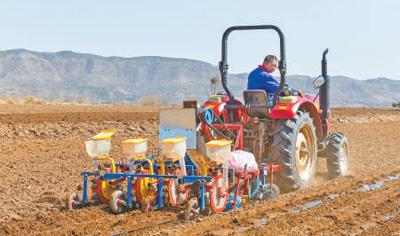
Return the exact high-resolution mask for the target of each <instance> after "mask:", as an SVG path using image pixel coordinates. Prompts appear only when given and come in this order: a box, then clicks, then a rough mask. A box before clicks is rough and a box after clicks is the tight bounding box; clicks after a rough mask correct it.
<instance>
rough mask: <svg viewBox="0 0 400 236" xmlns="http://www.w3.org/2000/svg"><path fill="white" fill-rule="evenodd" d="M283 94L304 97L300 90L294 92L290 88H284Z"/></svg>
mask: <svg viewBox="0 0 400 236" xmlns="http://www.w3.org/2000/svg"><path fill="white" fill-rule="evenodd" d="M283 94H285V96H300V97H304V93H303V91H301V90H300V89H297V90H294V89H290V88H284V89H283Z"/></svg>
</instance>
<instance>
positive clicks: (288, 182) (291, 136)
mask: <svg viewBox="0 0 400 236" xmlns="http://www.w3.org/2000/svg"><path fill="white" fill-rule="evenodd" d="M275 125H276V126H275V129H274V133H273V143H272V151H271V158H272V162H273V163H274V164H279V165H281V166H282V171H280V172H277V173H276V174H275V177H276V178H275V180H276V184H277V185H278V187H279V189H281V191H282V192H290V191H294V190H297V189H300V188H305V187H308V186H310V185H311V184H312V182H313V180H314V176H315V172H316V166H317V135H316V131H315V126H314V123H313V119H312V118H311V117H310V115H309V113H308V112H304V111H301V110H299V111H297V112H296V114H295V116H294V117H293V118H292V119H288V120H276V123H275ZM303 125H307V126H309V128H310V131H311V135H312V140H313V143H314V147H313V148H314V157H312V158H313V160H312V166H311V170H310V178H309V179H308V180H302V179H301V178H300V176H299V174H298V173H297V170H296V156H295V155H296V141H297V134H298V133H299V131H300V129H301V127H303Z"/></svg>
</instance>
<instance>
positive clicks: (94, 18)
mask: <svg viewBox="0 0 400 236" xmlns="http://www.w3.org/2000/svg"><path fill="white" fill-rule="evenodd" d="M1 9H2V13H1V14H0V29H1V35H0V50H6V49H13V48H26V49H29V50H35V51H47V52H53V51H61V50H72V51H77V52H86V53H94V54H100V55H103V56H123V57H135V56H145V55H156V56H168V57H180V58H192V59H198V60H203V61H207V62H209V63H212V64H214V65H216V64H217V63H218V61H219V60H220V41H221V35H222V33H223V31H224V29H225V28H227V27H229V26H231V25H244V24H276V25H278V26H279V27H280V28H281V29H282V30H283V31H284V33H285V35H286V43H287V60H288V73H289V74H304V75H311V76H316V75H318V74H319V73H320V56H321V53H322V51H323V49H324V48H325V47H329V49H330V54H329V72H330V74H332V75H346V76H349V77H353V78H358V79H368V78H374V77H378V76H383V77H389V78H392V79H400V69H399V66H400V30H399V29H400V14H399V13H398V12H399V10H400V1H396V0H380V1H378V0H347V1H345V0H335V1H333V0H331V1H329V0H319V1H318V0H315V1H311V0H302V1H295V0H293V1H287V0H286V1H285V0H281V1H266V0H264V1H250V0H248V1H240V0H237V1H234V0H231V1H225V0H223V1H217V0H214V1H212V0H202V1H188V0H186V1H184V0H181V1H178V0H168V1H167V0H160V1H156V0H153V1H138V0H137V1H132V0H131V1H122V0H121V1H100V0H98V1H91V0H86V1H82V0H81V1H77V0H68V1H63V2H61V1H54V0H53V1H40V0H38V1H19V0H14V1H2V3H1ZM277 52H278V39H277V36H276V35H275V34H274V33H273V32H262V31H260V32H240V33H233V34H232V35H231V37H230V44H229V64H230V65H231V72H246V71H249V70H251V69H253V67H255V66H256V65H257V64H259V63H260V61H261V60H262V58H263V57H264V56H265V55H266V54H270V53H277Z"/></svg>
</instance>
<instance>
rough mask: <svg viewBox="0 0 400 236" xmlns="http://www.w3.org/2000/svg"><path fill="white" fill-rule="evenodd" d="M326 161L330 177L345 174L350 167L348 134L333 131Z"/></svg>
mask: <svg viewBox="0 0 400 236" xmlns="http://www.w3.org/2000/svg"><path fill="white" fill-rule="evenodd" d="M326 148H327V152H326V154H327V155H326V163H327V167H328V175H329V177H330V178H336V177H339V176H345V175H346V174H347V171H348V169H349V159H350V151H349V144H348V142H347V138H346V136H344V134H342V133H339V132H338V133H333V134H332V135H331V136H330V138H329V144H328V146H327V147H326Z"/></svg>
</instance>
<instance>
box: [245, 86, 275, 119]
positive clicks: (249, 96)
mask: <svg viewBox="0 0 400 236" xmlns="http://www.w3.org/2000/svg"><path fill="white" fill-rule="evenodd" d="M243 98H244V104H245V105H246V106H249V108H247V114H248V115H249V116H250V117H258V118H267V114H268V112H269V109H268V107H267V105H268V99H267V98H268V96H267V93H266V92H265V91H264V90H258V89H257V90H256V89H254V90H245V91H243ZM251 106H262V107H257V108H255V107H253V108H252V107H251Z"/></svg>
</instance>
